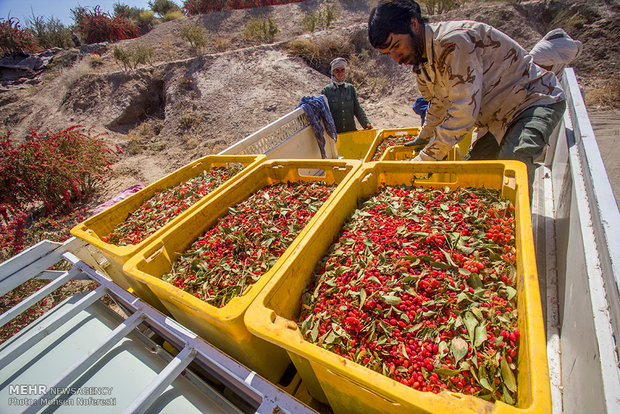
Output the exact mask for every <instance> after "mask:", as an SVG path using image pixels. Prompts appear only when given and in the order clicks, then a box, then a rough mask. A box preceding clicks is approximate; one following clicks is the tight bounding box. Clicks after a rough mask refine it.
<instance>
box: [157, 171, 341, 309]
mask: <svg viewBox="0 0 620 414" xmlns="http://www.w3.org/2000/svg"><path fill="white" fill-rule="evenodd" d="M334 188H335V186H330V185H326V184H325V183H321V182H312V183H305V182H297V183H282V184H276V185H273V186H269V187H265V188H263V189H261V190H260V191H257V192H255V193H253V194H252V195H251V196H250V197H248V198H247V199H246V200H244V201H242V202H241V203H239V204H237V205H235V206H234V207H231V208H229V209H228V214H227V215H226V216H224V217H221V218H220V219H218V221H217V223H216V224H215V225H214V226H213V227H212V228H210V229H209V230H208V231H207V232H206V233H205V234H204V235H203V236H201V237H199V238H198V239H197V240H196V241H195V242H194V243H193V244H192V245H191V246H190V247H189V249H188V250H187V251H186V252H185V253H183V254H182V255H181V256H180V257H179V258H178V260H177V261H176V262H175V263H174V265H173V268H172V270H171V272H170V273H169V274H168V275H165V276H164V277H163V280H165V281H167V282H169V283H171V284H173V285H174V286H176V287H178V288H180V289H183V290H185V291H187V292H189V293H191V294H192V295H195V296H196V297H198V298H200V299H202V300H204V301H205V302H207V303H209V304H211V305H213V306H217V307H223V306H225V305H226V304H227V303H228V302H229V301H230V300H231V299H232V298H234V297H236V296H242V295H243V294H244V293H245V292H246V291H247V290H248V289H249V288H250V287H251V286H252V285H253V284H254V283H256V282H257V281H258V279H260V277H261V276H262V275H263V273H265V272H267V271H269V269H271V267H272V266H273V265H274V264H275V263H276V261H277V260H278V259H279V258H280V256H282V254H283V253H284V252H285V251H286V249H287V248H288V247H289V246H290V244H291V243H292V242H293V240H295V238H296V237H297V235H298V234H299V233H300V232H301V230H302V229H303V228H304V226H305V225H306V224H307V223H308V221H310V219H311V218H312V216H314V214H315V213H316V212H317V210H318V209H319V208H320V207H321V205H322V204H323V203H324V202H325V201H326V200H327V198H328V197H329V195H330V194H331V193H332V191H333V190H334Z"/></svg>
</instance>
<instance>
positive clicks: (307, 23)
mask: <svg viewBox="0 0 620 414" xmlns="http://www.w3.org/2000/svg"><path fill="white" fill-rule="evenodd" d="M334 21H336V11H335V6H334V5H333V4H329V5H327V6H325V7H324V8H322V9H321V10H319V11H318V12H315V11H311V12H310V13H306V14H305V16H304V18H303V20H302V21H301V24H302V25H303V26H304V28H305V29H306V30H307V31H309V32H314V31H315V30H319V29H329V28H331V27H332V26H333V23H334Z"/></svg>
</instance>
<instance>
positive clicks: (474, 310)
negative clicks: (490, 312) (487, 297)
mask: <svg viewBox="0 0 620 414" xmlns="http://www.w3.org/2000/svg"><path fill="white" fill-rule="evenodd" d="M471 312H472V313H473V314H474V315H475V316H476V318H477V319H478V320H479V321H480V322H484V315H482V311H481V310H480V308H478V307H475V308H472V309H471Z"/></svg>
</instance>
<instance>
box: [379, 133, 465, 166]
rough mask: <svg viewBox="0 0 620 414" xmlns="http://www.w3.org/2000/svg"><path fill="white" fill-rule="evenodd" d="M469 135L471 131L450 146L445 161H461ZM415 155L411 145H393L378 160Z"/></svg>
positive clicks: (407, 158)
mask: <svg viewBox="0 0 620 414" xmlns="http://www.w3.org/2000/svg"><path fill="white" fill-rule="evenodd" d="M471 136H472V132H471V131H470V132H469V134H468V135H467V136H466V137H465V138H463V139H462V140H461V141H460V142H459V143H458V144H456V145H455V146H454V147H452V149H451V150H450V152H449V153H448V157H447V158H446V161H463V160H464V159H465V155H466V154H467V152H468V151H469V145H470V144H471ZM416 155H418V151H416V150H415V149H414V148H412V147H406V146H404V145H394V146H391V147H387V149H386V150H385V151H384V152H383V155H381V158H379V161H404V160H410V159H413V158H414V157H415V156H416Z"/></svg>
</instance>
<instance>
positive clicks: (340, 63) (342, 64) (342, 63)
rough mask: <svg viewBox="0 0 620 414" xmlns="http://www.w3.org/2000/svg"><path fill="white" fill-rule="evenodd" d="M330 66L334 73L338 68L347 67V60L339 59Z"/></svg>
mask: <svg viewBox="0 0 620 414" xmlns="http://www.w3.org/2000/svg"><path fill="white" fill-rule="evenodd" d="M330 65H331V70H332V72H333V71H334V69H336V68H345V67H346V66H347V60H346V59H345V58H343V57H337V58H336V59H334V60H332V61H331V63H330Z"/></svg>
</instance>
